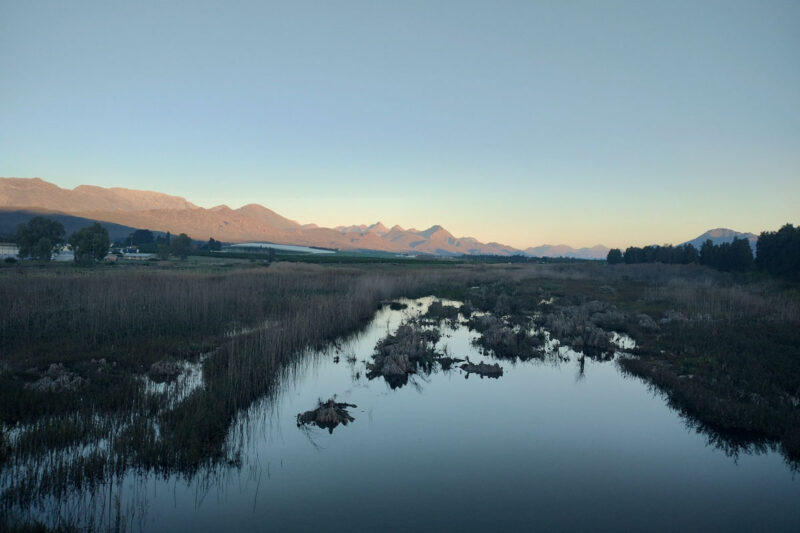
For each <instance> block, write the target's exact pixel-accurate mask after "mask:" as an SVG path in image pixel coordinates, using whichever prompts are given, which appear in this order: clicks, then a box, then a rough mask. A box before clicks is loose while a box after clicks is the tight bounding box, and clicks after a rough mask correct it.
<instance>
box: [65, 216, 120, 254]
mask: <svg viewBox="0 0 800 533" xmlns="http://www.w3.org/2000/svg"><path fill="white" fill-rule="evenodd" d="M69 244H70V245H71V246H72V250H73V252H74V253H75V262H76V263H82V264H89V263H93V262H94V261H102V260H103V258H104V257H105V256H106V254H107V253H108V247H109V246H110V244H111V240H110V239H109V238H108V230H107V229H106V228H104V227H103V226H101V225H100V224H98V223H97V222H95V223H94V224H92V225H91V226H87V227H85V228H81V229H79V230H78V231H76V232H75V233H73V234H72V235H70V237H69Z"/></svg>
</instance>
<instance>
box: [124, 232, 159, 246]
mask: <svg viewBox="0 0 800 533" xmlns="http://www.w3.org/2000/svg"><path fill="white" fill-rule="evenodd" d="M128 240H129V241H130V243H131V244H132V245H138V244H150V243H151V242H153V241H154V240H155V238H154V237H153V232H152V231H150V230H149V229H137V230H136V231H134V232H133V233H131V235H130V237H128Z"/></svg>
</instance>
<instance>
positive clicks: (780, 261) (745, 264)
mask: <svg viewBox="0 0 800 533" xmlns="http://www.w3.org/2000/svg"><path fill="white" fill-rule="evenodd" d="M606 260H607V261H608V263H609V264H612V265H613V264H620V263H626V264H633V263H668V264H683V265H688V264H692V263H697V264H701V265H705V266H709V267H711V268H715V269H717V270H723V271H728V272H746V271H750V270H755V269H757V270H760V271H762V272H767V273H769V274H772V275H775V276H781V277H789V278H797V279H800V226H798V227H794V226H793V225H792V224H786V225H784V226H783V227H782V228H780V229H779V230H778V231H764V232H762V233H761V235H759V237H758V242H757V244H756V255H755V257H753V250H752V248H751V247H750V243H749V241H748V240H747V239H745V238H738V237H734V239H733V240H732V241H731V242H724V243H721V244H714V243H713V242H712V241H711V239H708V240H706V241H705V242H704V243H703V245H702V246H701V247H700V250H698V249H697V248H695V247H694V246H693V245H692V244H688V243H687V244H683V245H681V246H672V245H670V244H667V245H664V246H659V245H650V246H644V247H636V246H629V247H628V248H626V249H625V251H624V252H623V251H622V250H620V249H619V248H613V249H611V250H609V252H608V255H607V257H606Z"/></svg>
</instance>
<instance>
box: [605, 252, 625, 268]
mask: <svg viewBox="0 0 800 533" xmlns="http://www.w3.org/2000/svg"><path fill="white" fill-rule="evenodd" d="M606 261H608V263H609V264H610V265H616V264H619V263H622V252H621V251H620V250H619V248H612V249H610V250H609V251H608V255H607V256H606Z"/></svg>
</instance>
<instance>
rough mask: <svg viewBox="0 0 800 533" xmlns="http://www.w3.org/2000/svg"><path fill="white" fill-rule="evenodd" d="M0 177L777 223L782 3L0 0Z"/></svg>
mask: <svg viewBox="0 0 800 533" xmlns="http://www.w3.org/2000/svg"><path fill="white" fill-rule="evenodd" d="M0 176H5V177H12V176H13V177H41V178H42V179H45V180H47V181H51V182H53V183H56V184H57V185H59V186H61V187H68V188H72V187H75V186H77V185H80V184H92V185H101V186H106V187H111V186H119V187H128V188H135V189H148V190H156V191H160V192H165V193H169V194H175V195H179V196H183V197H186V198H188V199H189V200H190V201H192V202H194V203H196V204H198V205H201V206H204V207H211V206H214V205H218V204H223V203H224V204H227V205H229V206H231V207H238V206H241V205H244V204H247V203H252V202H256V203H260V204H263V205H265V206H267V207H269V208H270V209H273V210H275V211H277V212H278V213H280V214H282V215H284V216H286V217H288V218H292V219H295V220H298V221H300V222H302V223H310V222H314V223H317V224H319V225H322V226H336V225H344V224H360V223H372V222H375V221H377V220H380V221H382V222H383V223H384V224H386V225H388V226H391V225H394V224H400V225H401V226H404V227H416V228H420V229H421V228H425V227H428V226H431V225H433V224H441V225H442V226H444V227H446V228H447V229H449V230H450V231H451V232H452V233H453V234H455V235H456V236H472V237H475V238H478V239H479V240H481V241H486V242H488V241H498V242H502V243H505V244H510V245H512V246H517V247H527V246H535V245H540V244H545V243H547V244H560V243H564V244H569V245H572V246H576V247H578V246H591V245H595V244H598V243H601V244H605V245H607V246H618V247H625V246H628V245H643V244H651V243H657V244H666V243H673V244H677V243H680V242H683V241H686V240H689V239H691V238H694V237H696V236H698V235H699V234H700V233H702V232H704V231H706V230H708V229H711V228H716V227H728V228H732V229H735V230H738V231H752V232H755V233H758V232H760V231H763V230H772V229H777V228H778V227H780V226H781V225H782V224H784V223H786V222H791V223H795V224H797V223H800V1H797V0H794V1H785V2H781V1H767V0H762V1H744V2H742V1H738V0H725V1H713V0H704V1H697V0H691V1H680V0H675V1H669V2H663V1H658V2H655V1H653V2H651V1H646V0H631V1H625V2H617V1H613V0H604V1H603V2H594V1H591V2H589V1H587V2H583V1H573V0H558V1H555V0H554V1H535V2H534V1H520V2H507V1H506V2H504V1H485V2H472V1H466V0H459V1H444V0H441V1H433V2H432V1H430V0H426V1H412V0H403V1H399V0H398V1H393V2H389V1H369V2H355V1H346V0H343V1H338V2H331V1H327V2H306V1H292V2H274V3H273V2H267V1H253V2H243V1H225V2H221V1H220V2H201V1H191V2H178V1H170V2H163V1H159V2H148V1H137V2H125V3H123V2H107V1H100V2H84V1H79V0H75V1H71V2H62V1H56V2H43V1H36V0H32V1H26V2H23V1H16V0H0Z"/></svg>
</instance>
